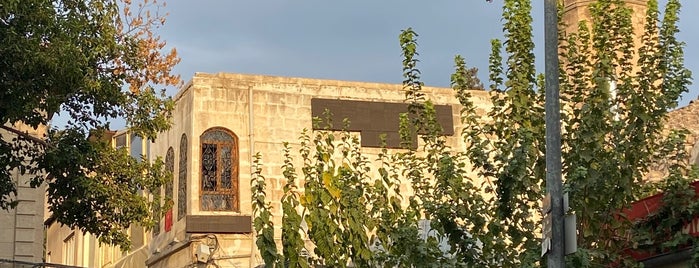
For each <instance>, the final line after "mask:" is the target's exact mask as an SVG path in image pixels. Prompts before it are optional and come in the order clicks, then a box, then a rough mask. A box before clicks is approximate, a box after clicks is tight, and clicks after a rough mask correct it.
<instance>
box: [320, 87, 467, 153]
mask: <svg viewBox="0 0 699 268" xmlns="http://www.w3.org/2000/svg"><path fill="white" fill-rule="evenodd" d="M326 110H327V111H329V112H330V113H331V117H330V123H331V124H332V126H331V127H330V126H329V124H328V122H327V120H326V116H325V114H324V113H325V111H326ZM435 110H436V112H437V121H438V123H439V124H440V126H441V127H442V129H443V133H442V134H443V135H447V136H453V135H454V122H453V117H452V111H451V106H450V105H435ZM407 111H408V104H406V103H395V102H371V101H354V100H337V99H312V100H311V113H312V116H313V117H318V118H321V119H322V123H321V124H320V125H316V126H313V129H314V130H322V129H329V130H343V129H345V128H344V124H343V120H344V119H345V118H347V119H348V120H349V121H350V124H349V127H347V128H346V129H347V130H349V131H357V132H360V134H361V137H362V146H364V147H381V139H380V138H379V137H380V135H381V134H386V147H388V148H400V136H399V135H398V127H399V120H398V119H399V116H400V114H401V113H405V112H407ZM416 141H417V137H413V144H416Z"/></svg>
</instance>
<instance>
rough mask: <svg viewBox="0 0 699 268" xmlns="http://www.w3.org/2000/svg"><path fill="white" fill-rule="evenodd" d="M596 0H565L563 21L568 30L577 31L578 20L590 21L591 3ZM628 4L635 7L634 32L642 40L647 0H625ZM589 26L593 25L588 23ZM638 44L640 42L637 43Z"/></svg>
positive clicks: (633, 17)
mask: <svg viewBox="0 0 699 268" xmlns="http://www.w3.org/2000/svg"><path fill="white" fill-rule="evenodd" d="M594 2H595V0H563V10H564V15H563V21H564V22H565V24H566V25H567V27H566V32H568V33H572V32H576V31H577V29H578V22H580V21H583V20H585V21H588V23H590V9H589V6H590V4H592V3H594ZM624 2H626V6H627V7H630V8H631V9H633V15H632V17H631V22H632V23H633V28H634V34H635V35H636V36H637V37H636V38H635V39H636V40H637V41H640V39H641V38H640V36H641V34H643V25H644V23H645V17H646V11H647V9H648V8H647V4H646V2H647V1H646V0H625V1H624ZM588 26H591V25H590V24H588ZM637 45H638V44H637Z"/></svg>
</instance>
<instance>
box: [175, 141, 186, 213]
mask: <svg viewBox="0 0 699 268" xmlns="http://www.w3.org/2000/svg"><path fill="white" fill-rule="evenodd" d="M187 180H188V178H187V135H185V134H182V138H180V174H179V176H178V178H177V220H181V219H182V218H184V215H187Z"/></svg>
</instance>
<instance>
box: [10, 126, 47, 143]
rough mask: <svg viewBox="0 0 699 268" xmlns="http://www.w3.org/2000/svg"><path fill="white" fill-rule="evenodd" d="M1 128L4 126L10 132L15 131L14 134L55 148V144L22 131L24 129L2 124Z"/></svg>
mask: <svg viewBox="0 0 699 268" xmlns="http://www.w3.org/2000/svg"><path fill="white" fill-rule="evenodd" d="M0 128H2V129H4V130H7V131H9V132H11V133H14V134H16V135H17V136H21V137H22V138H25V139H27V140H30V141H33V142H35V143H37V144H39V145H42V146H44V147H50V148H53V146H51V145H50V144H49V143H48V142H46V141H45V140H42V139H40V138H37V137H34V136H32V135H30V134H29V132H28V131H24V132H22V131H20V130H18V129H15V128H13V127H9V126H7V125H0Z"/></svg>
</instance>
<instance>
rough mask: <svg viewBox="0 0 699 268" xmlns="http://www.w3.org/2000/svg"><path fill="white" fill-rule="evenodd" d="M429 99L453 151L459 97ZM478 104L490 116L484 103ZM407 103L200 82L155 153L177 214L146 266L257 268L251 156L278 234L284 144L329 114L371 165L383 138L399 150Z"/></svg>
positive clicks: (318, 87) (478, 99) (365, 90)
mask: <svg viewBox="0 0 699 268" xmlns="http://www.w3.org/2000/svg"><path fill="white" fill-rule="evenodd" d="M424 90H425V92H426V94H427V95H428V97H429V98H430V99H432V100H433V101H434V102H435V103H436V104H438V107H437V110H438V117H439V118H440V119H439V120H440V123H441V124H442V126H443V128H445V129H446V131H445V134H447V135H449V134H451V135H452V136H450V137H448V138H447V139H448V142H449V143H450V145H452V146H455V147H460V146H461V145H462V144H460V143H461V142H462V141H461V139H460V138H458V137H455V136H453V133H455V131H458V129H459V128H460V125H459V122H460V120H458V119H459V117H458V112H459V108H458V107H455V106H456V105H458V102H457V100H456V99H455V98H454V92H453V91H452V90H451V89H446V88H430V87H426V88H424ZM473 94H474V102H475V103H476V104H477V105H478V106H479V107H480V108H479V111H480V112H482V113H485V111H486V109H487V107H488V106H489V104H488V103H489V101H490V100H489V96H488V93H487V92H484V91H474V92H473ZM404 98H405V96H404V92H403V91H402V85H390V84H378V83H361V82H344V81H332V80H317V79H304V78H286V77H271V76H262V75H242V74H224V73H221V74H213V75H212V74H202V73H197V74H196V75H195V76H194V78H193V79H192V81H191V82H189V83H188V84H187V85H186V86H185V87H184V88H183V89H182V90H181V91H180V92H179V93H178V94H177V95H176V96H175V101H176V106H175V111H174V114H173V127H172V128H171V129H170V130H169V131H167V132H165V133H161V134H160V135H159V137H158V140H156V141H155V142H154V143H153V144H151V147H150V148H151V149H150V153H151V155H153V156H162V157H163V159H165V163H166V168H168V169H170V170H171V171H172V172H173V174H174V181H173V183H172V185H171V186H166V187H164V195H165V196H168V197H171V198H172V199H173V201H174V204H173V209H172V211H169V212H168V213H167V214H166V216H165V218H164V219H163V220H162V222H161V225H160V227H159V228H157V230H156V232H155V235H154V237H153V240H152V242H151V244H150V252H149V255H150V257H149V258H148V260H147V261H146V265H147V266H148V267H185V266H187V265H192V266H194V265H196V264H197V263H212V262H214V263H216V265H217V266H220V267H254V266H257V265H259V264H261V263H262V262H261V259H260V257H259V256H258V252H257V250H256V248H255V245H254V234H253V233H252V229H251V215H252V204H251V192H250V191H251V190H250V179H251V174H252V166H251V163H252V157H253V154H254V153H256V152H261V153H262V158H263V162H264V169H263V173H264V175H265V177H266V178H267V185H268V187H269V189H268V195H267V196H268V198H269V200H271V201H272V207H273V215H274V221H275V226H281V211H280V199H281V196H282V193H283V191H282V186H283V185H284V181H283V179H282V178H283V176H282V173H281V168H280V167H281V165H282V163H283V160H284V159H283V155H282V153H281V152H282V149H283V143H284V142H289V143H290V144H291V145H292V147H293V146H298V137H299V136H300V135H301V132H302V130H303V129H309V130H310V129H313V124H312V121H313V120H312V118H313V117H314V116H319V115H321V114H322V112H323V111H324V110H325V109H329V110H331V112H333V114H334V116H335V117H337V118H343V117H349V118H350V121H351V122H352V123H350V131H352V132H353V133H356V134H358V135H360V139H361V143H362V146H363V149H362V150H363V152H364V153H367V154H368V157H369V158H370V159H371V158H372V157H373V156H372V155H376V154H377V153H378V152H379V151H380V149H379V148H378V147H379V142H378V141H379V139H378V135H379V134H382V133H385V134H387V136H388V143H389V146H391V143H392V142H395V141H397V140H396V139H395V138H397V137H398V136H397V130H398V114H397V113H398V112H405V111H407V106H406V105H405V104H403V100H404ZM366 113H370V114H371V115H372V116H367V114H366ZM367 119H369V120H367ZM336 122H338V121H336ZM340 122H341V121H340ZM392 140H394V141H392ZM296 148H298V147H296ZM300 164H301V163H298V164H297V166H300ZM278 234H279V232H278ZM209 252H210V254H209ZM204 255H206V256H204Z"/></svg>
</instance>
